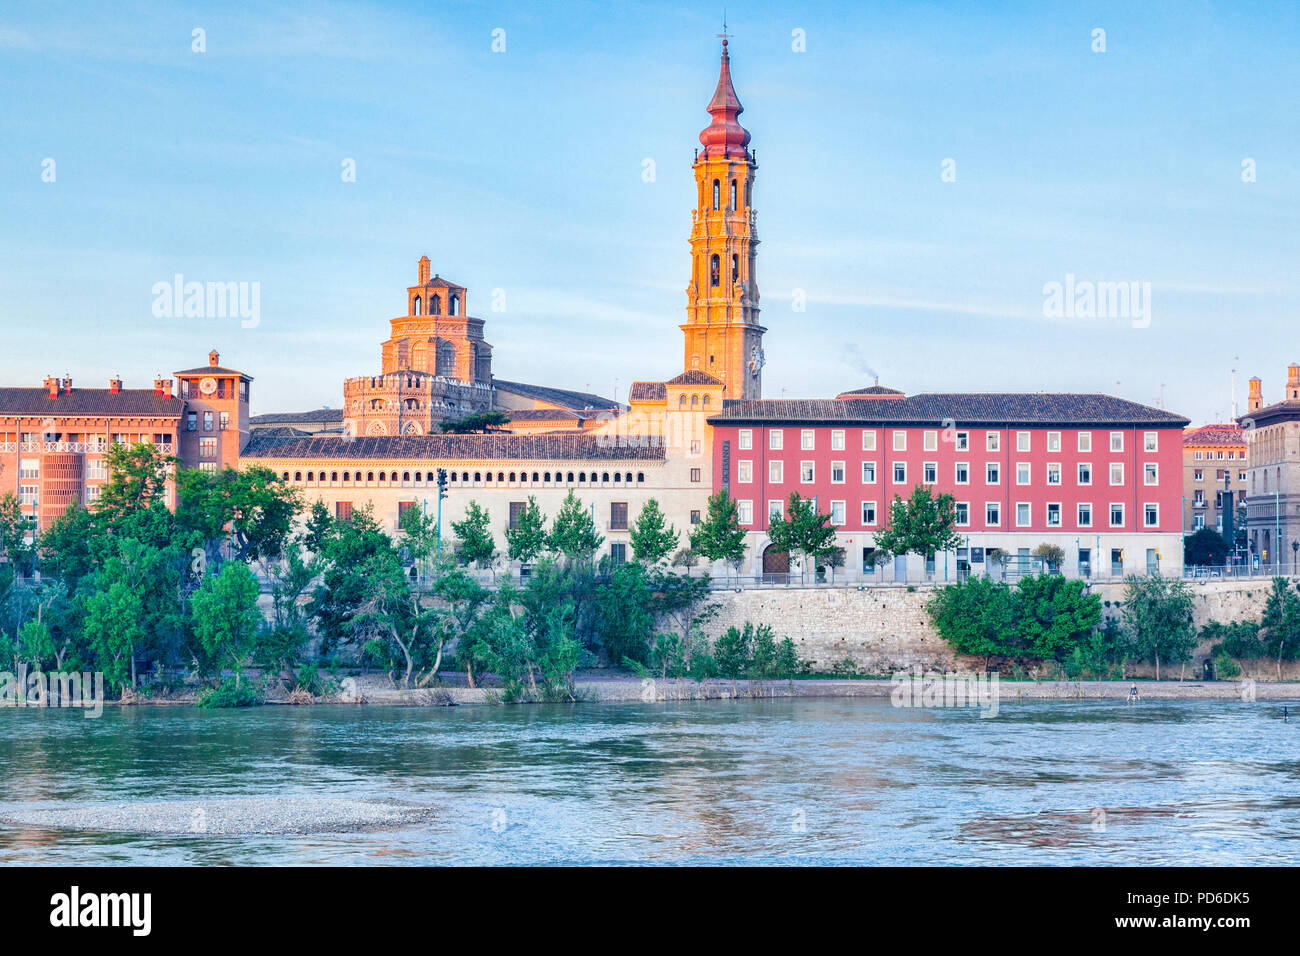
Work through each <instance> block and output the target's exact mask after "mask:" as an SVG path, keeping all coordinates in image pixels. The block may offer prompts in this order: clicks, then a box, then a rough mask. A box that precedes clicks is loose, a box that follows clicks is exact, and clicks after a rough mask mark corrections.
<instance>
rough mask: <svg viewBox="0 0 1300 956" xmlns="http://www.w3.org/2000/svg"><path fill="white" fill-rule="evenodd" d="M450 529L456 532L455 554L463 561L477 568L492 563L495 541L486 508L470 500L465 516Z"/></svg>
mask: <svg viewBox="0 0 1300 956" xmlns="http://www.w3.org/2000/svg"><path fill="white" fill-rule="evenodd" d="M412 510H414V509H412ZM451 530H452V531H453V532H455V534H456V539H457V540H456V554H457V556H458V557H459V558H460V560H461V561H462V562H463V563H465V564H472V565H474V566H475V567H477V568H482V567H483V566H484V565H489V566H490V565H491V564H492V559H493V558H495V557H496V556H497V542H496V538H494V537H493V536H492V518H491V516H490V515H489V514H488V510H487V509H486V508H481V507H479V504H478V502H476V501H471V502H470V503H469V506H468V507H467V508H466V509H465V517H464V518H462V519H461V520H460V521H453V522H452V523H451Z"/></svg>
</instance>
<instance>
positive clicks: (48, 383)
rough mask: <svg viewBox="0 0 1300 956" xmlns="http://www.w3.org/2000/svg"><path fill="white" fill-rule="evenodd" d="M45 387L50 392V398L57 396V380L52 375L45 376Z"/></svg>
mask: <svg viewBox="0 0 1300 956" xmlns="http://www.w3.org/2000/svg"><path fill="white" fill-rule="evenodd" d="M45 388H46V390H47V391H48V392H49V393H50V398H58V397H59V380H58V379H57V378H55V377H54V376H53V375H47V376H45Z"/></svg>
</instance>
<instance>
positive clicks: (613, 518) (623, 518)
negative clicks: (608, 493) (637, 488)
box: [609, 501, 627, 531]
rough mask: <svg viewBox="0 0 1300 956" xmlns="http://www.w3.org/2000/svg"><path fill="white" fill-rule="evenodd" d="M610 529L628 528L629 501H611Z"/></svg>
mask: <svg viewBox="0 0 1300 956" xmlns="http://www.w3.org/2000/svg"><path fill="white" fill-rule="evenodd" d="M609 530H610V531H626V530H627V502H626V501H611V502H610V503H609Z"/></svg>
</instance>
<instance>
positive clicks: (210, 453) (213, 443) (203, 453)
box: [199, 438, 217, 459]
mask: <svg viewBox="0 0 1300 956" xmlns="http://www.w3.org/2000/svg"><path fill="white" fill-rule="evenodd" d="M199 457H200V458H207V459H213V458H216V457H217V440H216V439H215V438H200V439H199Z"/></svg>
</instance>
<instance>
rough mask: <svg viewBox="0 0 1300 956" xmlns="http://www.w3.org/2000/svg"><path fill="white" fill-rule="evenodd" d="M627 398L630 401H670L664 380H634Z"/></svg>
mask: <svg viewBox="0 0 1300 956" xmlns="http://www.w3.org/2000/svg"><path fill="white" fill-rule="evenodd" d="M627 400H628V401H629V402H666V401H668V389H667V388H666V387H665V386H664V383H663V382H633V383H632V390H631V391H630V392H628V395H627Z"/></svg>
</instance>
